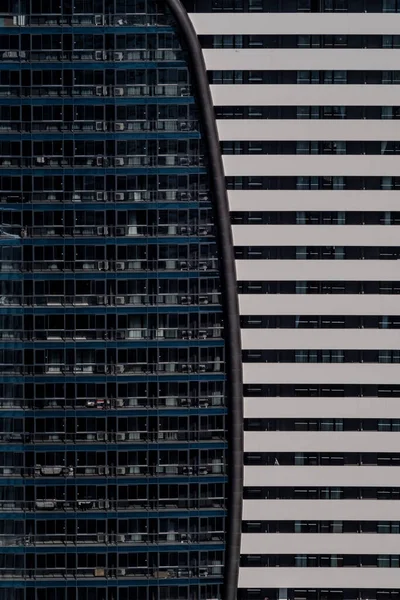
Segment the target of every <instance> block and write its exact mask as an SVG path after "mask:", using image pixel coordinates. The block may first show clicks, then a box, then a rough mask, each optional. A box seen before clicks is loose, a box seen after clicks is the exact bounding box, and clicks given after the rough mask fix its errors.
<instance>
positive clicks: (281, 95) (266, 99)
mask: <svg viewBox="0 0 400 600" xmlns="http://www.w3.org/2000/svg"><path fill="white" fill-rule="evenodd" d="M211 93H212V97H213V100H214V104H215V105H216V106H253V105H254V106H257V105H258V106H279V105H282V106H398V105H399V104H400V85H317V84H316V85H279V84H278V85H251V84H249V85H240V84H238V85H228V84H226V85H212V86H211Z"/></svg>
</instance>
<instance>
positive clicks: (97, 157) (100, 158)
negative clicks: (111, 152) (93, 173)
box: [96, 156, 105, 167]
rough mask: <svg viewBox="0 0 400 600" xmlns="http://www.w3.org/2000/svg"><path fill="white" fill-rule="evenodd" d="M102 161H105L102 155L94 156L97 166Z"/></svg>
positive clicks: (101, 163) (99, 165)
mask: <svg viewBox="0 0 400 600" xmlns="http://www.w3.org/2000/svg"><path fill="white" fill-rule="evenodd" d="M104 162H105V157H104V156H96V165H97V166H98V167H102V166H103V165H104Z"/></svg>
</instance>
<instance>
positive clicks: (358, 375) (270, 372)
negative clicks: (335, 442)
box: [243, 363, 400, 386]
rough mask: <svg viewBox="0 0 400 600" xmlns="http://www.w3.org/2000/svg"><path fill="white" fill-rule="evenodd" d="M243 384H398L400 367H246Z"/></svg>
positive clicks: (298, 365)
mask: <svg viewBox="0 0 400 600" xmlns="http://www.w3.org/2000/svg"><path fill="white" fill-rule="evenodd" d="M243 379H244V383H250V384H257V383H261V384H263V383H268V384H277V385H279V384H285V383H288V384H306V385H309V384H310V385H311V384H322V385H325V384H339V385H341V384H343V385H344V384H373V385H377V384H383V385H386V384H387V385H396V386H397V385H399V384H400V364H381V363H377V364H371V363H362V364H359V363H339V364H338V363H291V364H287V363H286V364H285V363H274V364H270V363H245V364H244V365H243Z"/></svg>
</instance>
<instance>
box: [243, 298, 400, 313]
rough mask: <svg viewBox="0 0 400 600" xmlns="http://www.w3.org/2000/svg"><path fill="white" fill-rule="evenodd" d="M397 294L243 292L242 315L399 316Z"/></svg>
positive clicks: (399, 307)
mask: <svg viewBox="0 0 400 600" xmlns="http://www.w3.org/2000/svg"><path fill="white" fill-rule="evenodd" d="M399 304H400V303H399V299H398V296H397V295H394V296H392V295H389V294H358V295H357V294H243V295H240V296H239V308H240V314H241V315H325V316H327V315H400V305H399Z"/></svg>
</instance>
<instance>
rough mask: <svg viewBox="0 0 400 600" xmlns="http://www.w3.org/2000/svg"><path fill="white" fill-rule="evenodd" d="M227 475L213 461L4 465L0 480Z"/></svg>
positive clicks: (221, 466)
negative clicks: (33, 465)
mask: <svg viewBox="0 0 400 600" xmlns="http://www.w3.org/2000/svg"><path fill="white" fill-rule="evenodd" d="M224 474H225V464H224V463H223V462H218V461H215V462H214V461H212V462H211V463H201V464H198V465H193V466H192V465H187V464H183V463H176V464H160V465H158V466H149V465H147V464H134V465H121V466H113V465H111V466H109V465H103V466H99V465H93V466H88V465H86V466H75V467H73V466H68V467H66V466H63V465H36V466H35V467H19V466H0V477H28V478H35V479H42V478H46V479H53V478H54V479H65V478H66V477H78V478H81V477H82V478H90V477H99V476H100V477H106V478H107V477H116V478H119V477H122V478H125V477H135V478H136V477H139V478H141V477H171V476H183V477H188V476H196V477H210V476H221V475H224Z"/></svg>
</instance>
